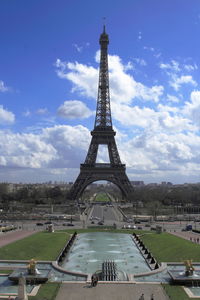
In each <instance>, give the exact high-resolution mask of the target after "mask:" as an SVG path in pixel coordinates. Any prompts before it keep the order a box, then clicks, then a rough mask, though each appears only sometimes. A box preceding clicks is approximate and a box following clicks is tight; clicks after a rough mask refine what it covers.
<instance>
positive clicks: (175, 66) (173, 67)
mask: <svg viewBox="0 0 200 300" xmlns="http://www.w3.org/2000/svg"><path fill="white" fill-rule="evenodd" d="M160 68H161V69H164V70H170V71H173V72H180V70H181V69H180V64H179V62H177V61H175V60H171V61H170V63H166V64H165V63H160Z"/></svg>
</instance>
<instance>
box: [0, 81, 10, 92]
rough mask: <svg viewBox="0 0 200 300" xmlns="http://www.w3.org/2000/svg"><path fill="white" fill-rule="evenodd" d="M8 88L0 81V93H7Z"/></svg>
mask: <svg viewBox="0 0 200 300" xmlns="http://www.w3.org/2000/svg"><path fill="white" fill-rule="evenodd" d="M8 90H9V88H8V87H7V86H6V85H5V83H4V82H3V81H2V80H0V92H7V91H8Z"/></svg>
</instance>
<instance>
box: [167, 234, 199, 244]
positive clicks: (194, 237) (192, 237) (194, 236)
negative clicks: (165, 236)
mask: <svg viewBox="0 0 200 300" xmlns="http://www.w3.org/2000/svg"><path fill="white" fill-rule="evenodd" d="M169 233H171V234H173V235H176V236H178V237H181V238H183V239H185V240H189V241H191V242H194V243H197V244H199V243H200V234H199V233H195V232H192V231H170V232H169Z"/></svg>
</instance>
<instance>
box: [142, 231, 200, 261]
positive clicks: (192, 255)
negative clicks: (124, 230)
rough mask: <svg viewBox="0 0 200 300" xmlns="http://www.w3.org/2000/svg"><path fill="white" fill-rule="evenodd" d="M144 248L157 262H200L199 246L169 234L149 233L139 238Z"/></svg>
mask: <svg viewBox="0 0 200 300" xmlns="http://www.w3.org/2000/svg"><path fill="white" fill-rule="evenodd" d="M141 239H142V240H143V242H144V244H145V246H146V247H147V248H148V249H149V250H150V251H151V252H152V254H153V255H154V257H155V258H156V259H157V260H158V261H159V262H183V261H184V260H185V259H192V260H193V261H200V245H198V244H194V243H191V242H190V241H187V240H184V239H182V238H180V237H177V236H174V235H172V234H169V233H162V234H157V233H149V234H145V235H143V236H141Z"/></svg>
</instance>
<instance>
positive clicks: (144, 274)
mask: <svg viewBox="0 0 200 300" xmlns="http://www.w3.org/2000/svg"><path fill="white" fill-rule="evenodd" d="M166 269H167V263H161V266H160V267H159V268H158V269H156V270H152V271H150V272H145V273H139V274H134V277H135V278H136V277H143V276H151V275H154V274H157V273H161V272H163V271H164V270H166Z"/></svg>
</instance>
